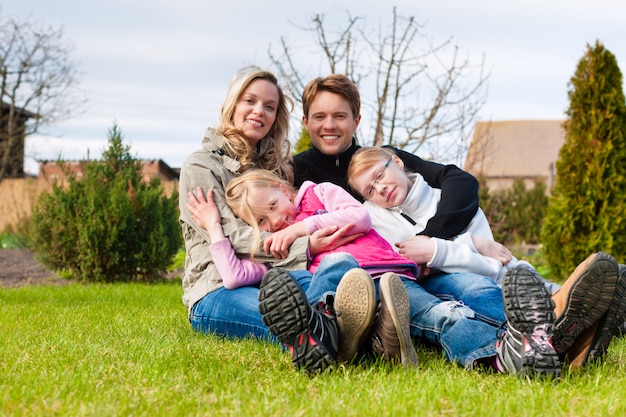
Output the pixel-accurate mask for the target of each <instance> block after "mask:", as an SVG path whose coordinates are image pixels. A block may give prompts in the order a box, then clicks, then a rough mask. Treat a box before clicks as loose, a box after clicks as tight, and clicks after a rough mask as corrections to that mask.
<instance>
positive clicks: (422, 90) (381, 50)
mask: <svg viewBox="0 0 626 417" xmlns="http://www.w3.org/2000/svg"><path fill="white" fill-rule="evenodd" d="M346 15H347V20H346V22H345V24H344V25H343V26H341V27H340V28H339V29H336V30H332V29H331V28H329V25H328V24H327V23H326V22H325V21H324V19H325V16H324V15H315V16H314V17H313V18H312V23H311V25H310V26H308V27H299V28H300V29H302V30H306V31H310V32H311V33H312V34H313V35H314V38H315V46H314V53H315V54H317V55H321V57H322V59H321V62H322V65H323V63H324V62H326V63H327V64H328V65H327V69H324V68H321V67H319V65H320V64H319V62H320V60H319V59H318V60H316V61H312V59H315V58H312V56H313V55H314V54H312V53H311V51H309V50H307V49H306V47H305V46H304V45H298V48H297V49H295V50H294V49H293V48H291V47H290V46H289V44H288V42H287V40H286V39H285V38H281V40H280V50H281V53H280V54H278V55H277V54H275V53H273V52H272V50H271V47H270V50H269V51H268V52H269V56H270V59H271V60H272V63H273V64H274V65H275V66H276V67H277V68H278V72H279V74H280V75H281V76H282V78H283V80H284V81H283V82H284V84H285V88H286V90H287V91H288V92H289V93H290V94H291V95H292V96H293V97H294V98H295V99H296V100H297V101H300V99H301V98H300V97H301V93H302V89H303V88H304V86H305V85H306V82H307V81H308V80H309V79H310V78H313V77H309V76H308V74H309V73H310V72H311V70H310V69H309V70H306V69H305V68H304V65H303V64H301V63H298V62H296V57H297V54H298V53H305V54H306V55H307V58H306V59H307V61H308V64H307V65H309V67H310V66H311V65H312V64H310V62H315V63H316V64H315V65H317V66H318V71H328V72H326V73H324V72H321V73H318V74H316V75H315V76H319V75H322V76H324V75H327V74H330V73H342V74H345V75H346V76H348V77H350V78H351V79H352V80H353V81H354V82H355V83H356V84H357V85H358V86H359V90H360V92H361V100H362V109H363V110H366V111H368V112H369V114H371V116H372V118H371V120H370V122H369V129H370V132H367V133H366V134H365V135H362V133H363V125H364V123H361V126H362V128H361V132H360V134H359V136H360V137H361V139H360V143H361V144H363V145H375V146H380V145H384V144H389V145H393V146H396V147H399V148H401V149H405V150H407V151H409V152H417V151H418V150H419V151H420V152H421V153H422V156H424V157H426V158H431V159H435V160H438V161H442V162H443V161H447V162H453V163H457V164H460V163H461V162H462V159H463V157H464V155H465V153H466V151H467V148H468V145H469V140H470V134H471V130H472V129H473V127H474V123H475V121H476V119H477V117H478V113H479V111H480V109H481V108H482V106H483V105H484V103H485V100H486V95H487V81H488V74H485V73H484V58H483V59H482V61H481V62H480V64H478V65H472V64H471V63H470V61H469V58H468V57H467V56H463V55H462V53H461V49H460V47H459V46H458V45H455V44H454V43H453V40H452V39H447V40H446V41H444V42H441V43H434V42H433V41H432V40H431V39H429V38H428V37H427V36H426V35H424V34H423V33H422V30H423V25H421V24H419V23H418V22H417V20H416V18H415V17H413V16H411V17H403V16H400V15H399V14H398V13H397V10H396V8H395V7H394V8H393V11H392V15H391V16H392V20H391V23H390V24H389V25H387V26H384V25H382V24H381V25H380V26H379V27H378V28H376V29H374V30H369V29H368V27H367V25H366V20H365V18H363V17H353V16H351V15H350V13H349V12H346ZM294 51H295V52H294ZM363 116H364V122H365V124H366V125H367V124H368V121H367V116H368V114H364V115H363ZM363 136H365V137H366V138H367V139H366V140H365V141H364V140H362V137H363Z"/></svg>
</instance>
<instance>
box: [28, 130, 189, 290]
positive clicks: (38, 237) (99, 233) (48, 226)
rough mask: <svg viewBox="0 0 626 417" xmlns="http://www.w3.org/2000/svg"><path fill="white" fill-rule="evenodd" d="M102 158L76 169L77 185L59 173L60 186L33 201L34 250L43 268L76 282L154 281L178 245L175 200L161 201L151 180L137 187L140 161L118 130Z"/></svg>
mask: <svg viewBox="0 0 626 417" xmlns="http://www.w3.org/2000/svg"><path fill="white" fill-rule="evenodd" d="M102 155H103V160H102V161H86V162H84V163H82V171H83V172H84V175H83V176H82V177H79V176H77V175H76V174H72V173H71V172H70V170H69V169H66V176H67V184H66V185H65V184H57V183H55V184H54V185H53V190H52V193H50V194H48V193H43V194H42V195H41V196H40V197H39V200H38V202H37V205H36V207H35V210H34V211H33V216H32V229H31V240H32V245H33V249H34V250H35V251H36V253H37V257H38V259H39V260H40V261H41V262H43V263H44V264H45V265H47V266H48V267H50V268H51V269H54V270H63V271H67V272H69V273H70V274H71V275H72V276H73V277H75V278H77V279H79V280H85V281H92V282H95V281H102V282H115V281H130V280H137V281H149V280H154V279H157V278H159V277H161V276H162V275H163V274H164V273H165V271H166V268H167V266H168V265H169V264H170V262H171V259H172V257H173V255H174V254H175V253H176V252H177V251H178V249H179V248H180V245H181V244H182V236H181V234H180V226H179V224H178V193H174V194H173V195H172V196H171V197H169V198H168V197H166V196H165V195H164V191H163V186H162V185H161V183H160V181H159V180H158V179H156V178H154V179H152V180H151V182H150V183H145V182H144V181H142V175H141V161H139V160H138V159H136V158H134V157H133V156H132V155H131V154H130V147H129V146H127V145H125V144H124V142H123V138H122V133H121V131H120V130H119V128H118V127H117V125H115V126H113V128H112V129H111V130H110V131H109V147H108V148H107V149H105V150H104V152H103V154H102ZM59 162H60V163H61V164H63V162H62V161H59Z"/></svg>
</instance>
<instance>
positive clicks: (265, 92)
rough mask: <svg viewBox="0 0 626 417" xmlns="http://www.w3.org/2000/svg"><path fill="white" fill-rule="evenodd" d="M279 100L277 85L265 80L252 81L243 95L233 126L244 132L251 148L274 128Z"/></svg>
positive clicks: (237, 105)
mask: <svg viewBox="0 0 626 417" xmlns="http://www.w3.org/2000/svg"><path fill="white" fill-rule="evenodd" d="M279 99H280V98H279V94H278V88H277V87H276V85H274V84H273V83H271V82H269V81H267V80H264V79H257V80H254V81H252V82H251V83H250V84H249V85H248V87H247V88H246V89H245V90H244V91H243V93H242V94H241V97H240V98H239V100H238V101H237V104H236V106H235V112H234V113H233V124H234V125H235V126H236V127H238V128H240V129H242V130H243V134H244V135H245V136H246V137H247V138H248V141H249V142H250V145H251V146H253V147H254V146H256V144H257V143H258V142H259V141H260V140H261V139H263V138H264V137H265V136H267V134H268V133H269V131H270V129H271V128H272V125H273V124H274V122H275V121H276V113H277V109H278V105H279Z"/></svg>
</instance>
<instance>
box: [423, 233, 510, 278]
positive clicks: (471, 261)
mask: <svg viewBox="0 0 626 417" xmlns="http://www.w3.org/2000/svg"><path fill="white" fill-rule="evenodd" d="M431 240H432V241H434V242H435V253H434V254H433V258H432V259H431V260H430V262H428V263H427V264H426V266H427V267H429V268H433V269H438V270H440V271H442V272H448V273H452V272H473V273H475V274H479V275H483V276H486V277H489V278H491V279H493V280H494V281H497V280H498V278H499V277H500V276H501V275H502V273H503V272H502V271H503V270H504V266H503V265H502V264H501V263H500V262H499V261H497V260H496V259H495V258H489V257H487V256H483V255H481V254H479V253H477V252H475V251H474V250H472V249H473V245H472V246H469V245H466V244H464V243H462V242H463V240H462V239H461V240H459V241H452V240H445V239H440V238H431ZM470 242H471V239H470Z"/></svg>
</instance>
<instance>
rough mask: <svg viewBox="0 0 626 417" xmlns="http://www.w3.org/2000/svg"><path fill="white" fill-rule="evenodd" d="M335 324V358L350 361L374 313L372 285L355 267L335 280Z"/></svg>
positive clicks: (361, 341)
mask: <svg viewBox="0 0 626 417" xmlns="http://www.w3.org/2000/svg"><path fill="white" fill-rule="evenodd" d="M334 307H335V311H336V312H337V314H338V316H337V326H338V327H339V350H338V351H337V362H350V361H352V360H353V359H354V358H355V356H356V355H357V353H358V352H359V349H360V347H361V346H362V344H363V342H364V340H365V338H366V337H367V335H368V333H369V330H370V329H371V327H372V323H373V322H374V316H375V315H376V287H375V286H374V281H372V278H371V277H370V275H369V274H368V273H367V272H365V271H364V270H363V269H360V268H356V269H353V270H350V271H348V272H346V274H345V275H344V276H343V277H342V278H341V281H339V285H338V286H337V293H336V295H335V304H334Z"/></svg>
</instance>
